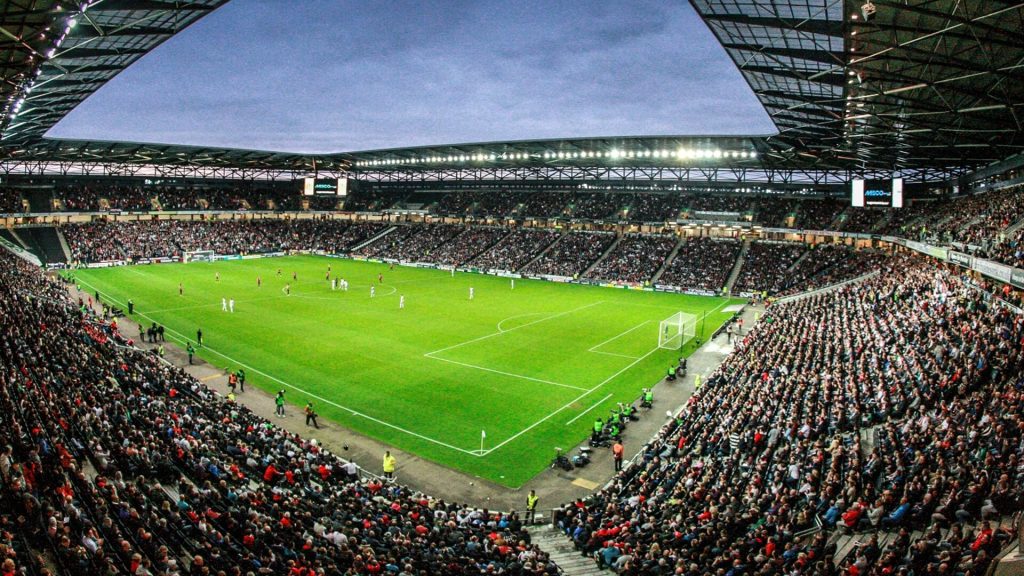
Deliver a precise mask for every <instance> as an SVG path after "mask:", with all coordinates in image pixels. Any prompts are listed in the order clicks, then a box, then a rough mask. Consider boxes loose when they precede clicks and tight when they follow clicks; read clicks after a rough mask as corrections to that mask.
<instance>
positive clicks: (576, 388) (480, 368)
mask: <svg viewBox="0 0 1024 576" xmlns="http://www.w3.org/2000/svg"><path fill="white" fill-rule="evenodd" d="M424 356H426V357H427V358H430V359H431V360H440V361H442V362H448V363H450V364H457V365H459V366H465V367H466V368H475V369H477V370H483V371H485V372H493V373H494V374H501V375H502V376H509V377H511V378H521V379H523V380H529V381H530V382H539V383H541V384H550V385H551V386H560V387H562V388H572V389H573V390H586V388H583V387H580V386H573V385H572V384H562V383H561V382H552V381H551V380H544V379H541V378H534V377H532V376H524V375H522V374H513V373H511V372H503V371H501V370H495V369H493V368H487V367H486V366H477V365H476V364H467V363H465V362H459V361H457V360H449V359H447V358H441V357H439V356H433V355H431V354H424Z"/></svg>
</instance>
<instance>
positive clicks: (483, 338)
mask: <svg viewBox="0 0 1024 576" xmlns="http://www.w3.org/2000/svg"><path fill="white" fill-rule="evenodd" d="M604 302H605V301H604V300H599V301H597V302H591V303H590V304H587V305H585V306H580V307H579V308H573V309H572V310H568V311H566V312H560V313H558V314H553V315H551V316H545V317H544V318H541V319H540V320H534V321H533V322H527V323H526V324H521V325H519V326H516V327H515V328H509V329H508V330H505V331H504V332H494V333H491V334H484V335H483V336H480V337H478V338H473V339H472V340H466V341H465V342H459V343H458V344H453V345H451V346H448V347H445V348H441V349H439V350H434V351H432V352H427V353H426V354H424V356H427V357H430V356H432V355H434V354H440V353H441V352H445V351H448V350H454V349H455V348H461V347H462V346H465V345H467V344H472V343H474V342H479V341H481V340H487V339H488V338H494V337H495V336H501V335H502V334H506V333H508V332H512V331H513V330H519V329H520V328H526V327H527V326H533V325H534V324H539V323H541V322H547V321H548V320H554V319H555V318H560V317H562V316H566V315H568V314H572V313H573V312H579V311H580V310H585V309H587V308H592V307H594V306H597V305H598V304H604Z"/></svg>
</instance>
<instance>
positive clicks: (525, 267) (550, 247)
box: [516, 232, 566, 272]
mask: <svg viewBox="0 0 1024 576" xmlns="http://www.w3.org/2000/svg"><path fill="white" fill-rule="evenodd" d="M565 235H566V232H562V234H561V235H560V236H559V237H558V238H556V239H555V241H554V242H552V243H551V244H548V247H547V248H545V249H543V250H541V251H540V252H539V253H538V254H537V255H536V256H534V257H533V258H532V259H531V260H530V261H529V262H527V263H526V264H523V265H522V266H520V267H519V270H516V272H520V271H523V270H526V269H527V268H529V267H530V266H531V265H533V263H534V262H536V261H537V260H540V259H541V258H543V257H544V255H545V254H547V253H548V252H550V251H551V249H552V248H554V247H555V246H556V245H557V244H558V243H559V242H561V241H562V238H565Z"/></svg>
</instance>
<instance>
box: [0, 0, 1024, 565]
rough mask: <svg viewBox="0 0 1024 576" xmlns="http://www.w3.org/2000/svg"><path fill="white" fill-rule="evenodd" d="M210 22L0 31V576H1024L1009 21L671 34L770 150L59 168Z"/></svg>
mask: <svg viewBox="0 0 1024 576" xmlns="http://www.w3.org/2000/svg"><path fill="white" fill-rule="evenodd" d="M232 4H235V5H236V6H237V5H238V2H235V3H229V2H228V1H227V0H174V1H171V0H10V1H7V2H3V3H0V32H2V34H0V54H2V56H3V61H4V64H3V67H2V71H0V76H2V80H3V82H2V83H0V218H2V219H3V227H0V325H2V327H3V330H2V333H0V422H2V426H0V480H2V488H0V499H2V504H0V528H2V530H0V535H2V538H0V573H2V574H3V575H4V576H15V575H26V576H44V575H50V574H70V575H80V574H81V575H118V574H131V575H139V576H143V575H151V576H176V575H181V576H185V575H189V576H196V575H205V574H211V575H213V574H225V575H233V574H238V575H248V574H253V575H257V574H289V575H292V576H313V575H320V574H323V575H334V574H339V575H341V574H346V575H349V574H350V575H364V574H367V575H370V574H382V573H388V574H396V575H402V576H412V575H420V574H423V575H432V574H507V575H513V576H515V575H527V574H530V575H542V574H547V575H558V574H565V575H567V576H573V575H590V574H601V573H612V572H614V573H616V574H622V575H647V574H651V575H669V574H677V575H686V576H697V575H704V574H708V575H725V576H741V575H754V574H764V575H767V574H786V575H824V576H830V575H834V576H839V575H844V576H845V575H851V576H861V575H869V574H870V575H895V574H905V575H913V576H920V575H938V574H949V575H965V576H966V575H973V576H981V575H1010V574H1024V517H1022V512H1021V511H1022V508H1024V127H1022V119H1021V117H1022V115H1024V4H1020V3H1014V2H1004V1H997V0H976V1H971V2H953V1H950V0H931V1H927V2H926V1H923V0H910V1H908V2H890V1H883V0H877V1H876V2H872V1H871V0H865V1H863V2H862V1H861V0H849V1H845V2H839V1H834V0H785V1H778V2H768V1H767V0H750V1H743V2H741V1H738V0H690V2H689V3H688V4H685V3H684V4H682V5H681V6H677V7H675V8H677V9H680V10H684V11H685V14H686V15H687V17H688V18H690V21H692V23H695V24H696V25H698V28H699V30H700V33H701V34H704V35H705V36H706V37H707V38H708V41H709V42H710V43H711V44H713V46H711V48H713V50H714V51H715V53H717V54H720V55H721V56H722V62H724V64H714V66H717V67H718V69H716V70H711V71H710V72H708V74H716V75H722V76H727V75H728V74H736V78H737V79H739V81H741V82H742V88H743V90H744V92H743V95H745V96H749V97H750V98H751V99H752V100H751V101H752V102H755V103H756V106H757V108H758V110H759V113H762V114H764V115H766V118H767V119H768V121H769V122H770V125H771V129H770V132H769V133H765V134H751V135H736V134H725V135H704V134H701V135H671V132H667V133H665V134H661V135H649V136H642V135H622V136H607V135H601V134H603V132H600V131H598V132H594V133H582V134H579V133H576V129H573V128H571V127H570V128H562V127H556V128H555V129H557V130H570V131H573V132H574V134H573V135H572V136H571V137H569V136H567V137H561V138H560V137H558V136H555V137H551V133H550V131H549V130H550V129H551V127H549V126H544V127H538V122H533V123H530V122H526V123H524V124H523V125H524V126H533V128H532V129H533V130H535V132H533V133H531V134H528V135H527V137H525V138H507V139H491V140H484V139H476V140H473V139H468V140H466V142H469V143H461V144H460V143H445V138H447V137H448V136H447V134H449V132H444V131H441V130H440V128H439V131H438V132H432V131H428V132H426V133H422V134H419V133H418V134H416V135H415V137H413V136H409V133H408V132H401V131H399V132H397V134H398V138H399V140H398V141H399V142H400V143H399V144H398V145H396V146H392V145H387V146H366V147H365V148H353V149H351V150H345V151H341V152H323V153H306V152H293V151H274V150H272V149H269V150H268V149H260V148H259V147H257V146H255V145H254V146H252V147H245V146H235V147H232V146H219V147H218V146H207V145H196V144H181V143H172V142H165V143H153V142H143V141H136V140H132V139H127V138H121V137H120V136H119V134H122V132H118V131H116V130H115V129H114V128H113V127H111V129H110V130H111V131H110V134H99V135H97V136H96V138H95V139H84V138H71V137H64V136H55V135H54V134H56V133H59V132H60V131H59V129H58V130H56V132H55V127H57V125H58V123H60V122H62V121H64V120H65V119H68V118H72V117H73V116H74V115H76V114H82V113H83V110H84V109H85V108H87V107H88V106H90V105H91V104H90V103H95V102H98V101H101V100H100V96H101V95H100V94H98V91H100V90H101V88H103V87H104V86H106V85H108V84H110V85H113V83H115V82H118V81H122V82H123V83H129V84H130V83H132V82H135V83H136V84H138V83H139V81H137V80H131V78H138V77H130V74H131V73H132V71H133V70H136V71H137V70H140V69H142V68H143V67H144V66H147V65H153V64H152V62H154V61H156V60H157V59H159V58H160V57H161V54H164V55H166V50H169V49H170V48H171V45H172V44H174V43H175V42H177V41H179V40H182V41H185V40H187V39H188V37H189V35H192V36H193V38H200V40H197V43H199V44H202V45H203V46H204V50H209V52H210V54H208V55H204V58H207V57H209V58H210V59H216V58H217V57H219V56H220V57H225V58H227V56H230V57H231V58H242V57H243V56H244V55H241V56H240V55H234V54H233V55H223V54H221V55H218V54H217V53H216V45H215V44H214V43H211V42H209V41H208V40H207V38H211V37H219V36H221V35H225V36H227V35H230V34H229V33H238V31H232V30H230V28H231V23H230V22H227V23H226V22H225V18H226V16H225V14H228V15H231V14H234V15H237V14H238V13H237V12H232V13H228V12H225V11H226V10H229V9H231V5H232ZM318 4H320V3H310V4H309V5H308V6H306V5H304V8H301V9H300V8H299V7H298V6H292V7H291V9H292V10H294V11H301V10H304V9H310V10H320V9H327V7H326V6H321V5H318ZM322 4H325V5H326V4H329V3H322ZM528 4H529V3H528V2H527V3H524V4H523V5H524V6H525V5H528ZM556 4H558V3H552V7H551V11H552V14H554V13H556V12H557V13H559V14H561V12H559V10H561V8H559V7H557V6H555V5H556ZM254 5H255V4H254V3H250V4H248V5H245V6H244V9H245V10H249V9H250V8H253V6H254ZM267 6H270V7H275V3H268V4H265V5H264V6H263V8H266V7H267ZM276 8H277V9H280V6H276ZM335 8H336V7H335ZM406 8H409V7H406ZM512 8H515V6H512ZM237 9H238V10H242V8H237ZM345 9H346V10H348V9H353V13H355V9H354V8H353V6H352V5H346V6H345ZM387 9H394V10H395V11H396V12H398V11H400V10H399V9H398V8H387ZM409 9H410V10H411V8H409ZM635 11H637V12H639V11H641V9H640V8H636V9H635ZM439 12H444V10H442V9H439ZM399 16H402V17H406V16H408V17H410V18H412V16H411V15H409V14H404V15H399ZM563 16H564V15H563ZM280 17H281V18H284V16H280ZM218 18H219V19H218ZM353 18H355V19H356V20H358V16H353ZM542 19H543V18H542ZM551 19H552V20H554V19H556V18H555V17H554V16H552V18H551ZM401 20H402V18H398V17H396V19H395V21H394V22H391V21H389V22H388V23H387V25H388V26H392V27H394V28H395V29H396V30H399V31H400V32H401V33H402V34H407V35H409V36H413V35H414V34H413V33H412V32H411V31H410V28H409V27H408V26H403V23H402V22H401ZM496 20H498V22H497V24H496V29H497V28H501V27H503V26H505V25H506V24H507V25H508V26H510V27H512V28H513V32H516V31H517V30H518V29H516V28H515V27H514V26H513V24H511V23H506V22H502V21H500V20H501V19H500V18H496ZM211 22H214V23H216V25H215V26H213V27H212V28H210V27H208V28H205V29H202V30H200V28H201V27H202V25H204V23H211ZM329 24H330V25H333V23H329ZM677 24H678V22H677V21H676V20H672V21H671V22H668V21H667V20H666V21H665V22H661V21H658V22H652V23H650V25H651V28H652V29H656V30H659V31H664V33H665V34H666V35H667V38H669V39H670V40H673V39H674V40H673V42H675V43H677V44H680V45H682V46H683V47H685V48H687V49H690V48H691V45H690V44H687V42H693V43H694V44H693V46H696V44H695V43H696V42H697V40H692V39H691V38H689V37H687V38H684V36H687V35H689V34H691V31H692V30H691V29H689V28H687V29H686V32H685V33H684V32H683V30H682V29H678V30H677V29H674V28H673V26H675V25H677ZM457 25H458V24H457V23H454V22H453V23H452V26H457ZM240 26H241V24H240ZM627 27H628V26H627ZM306 32H307V33H309V34H313V33H314V31H312V30H307V31H306ZM435 32H436V34H434V33H435ZM244 33H245V32H241V33H239V34H244ZM290 33H291V32H290ZM202 34H207V35H210V36H202ZM431 35H436V36H438V37H439V38H441V40H439V42H442V48H446V47H450V48H451V50H452V52H453V54H455V52H456V51H457V50H458V49H459V48H460V46H459V43H460V42H462V41H461V40H458V39H453V38H454V36H447V35H445V34H444V33H443V31H441V30H435V31H433V32H432V33H431ZM480 36H487V33H486V32H485V31H484V30H483V29H481V32H480ZM606 36H608V38H605V39H610V38H611V36H612V34H610V33H609V34H607V35H606ZM627 36H628V35H627ZM285 37H286V38H287V34H285ZM598 37H599V38H600V37H601V35H600V34H598ZM360 38H361V40H362V41H366V38H365V37H360ZM631 38H633V37H632V36H631ZM635 38H641V40H635V41H636V42H638V43H639V46H640V47H641V48H646V49H649V50H650V51H655V50H656V49H657V48H658V47H659V46H660V44H658V46H655V45H654V43H650V45H646V46H645V44H644V41H643V40H642V36H641V35H636V36H635ZM570 40H572V39H569V38H562V39H559V40H558V41H557V42H564V43H565V46H566V47H567V48H566V51H569V50H570V48H572V49H573V50H575V49H576V48H577V47H578V45H577V44H571V43H570ZM250 41H251V39H250ZM266 41H267V42H273V39H271V38H268V39H266ZM609 41H610V40H609ZM165 42H166V43H167V44H168V46H165V47H162V45H163V44H164V43H165ZM444 42H447V43H448V44H444ZM352 44H357V42H355V41H353V42H352ZM558 45H561V44H558ZM332 49H333V47H326V48H323V50H325V52H324V54H326V55H327V56H330V57H331V58H334V57H337V54H338V53H335V52H331V50H332ZM339 49H340V48H339ZM701 50H703V48H699V47H693V48H692V51H693V52H696V53H699V54H697V56H695V57H697V58H701V57H703V56H701V54H702V53H701ZM580 51H581V52H586V50H580ZM507 53H508V54H509V56H508V57H509V59H510V60H511V59H514V58H515V57H516V56H514V55H513V51H512V50H509V51H508V52H507ZM327 56H324V58H327ZM284 57H285V58H287V57H288V56H287V55H285V56H284ZM389 57H391V58H393V59H394V58H395V57H394V56H393V55H389ZM144 58H145V59H146V61H140V60H143V59H144ZM338 58H339V59H343V58H341V57H338ZM452 58H453V59H455V58H457V56H455V55H453V56H452ZM232 61H233V62H236V61H241V60H232ZM539 61H540V62H541V64H540V66H539V67H538V69H540V70H543V69H544V67H545V66H550V60H549V59H548V58H547V56H545V58H543V59H540V60H539ZM709 61H710V60H709ZM275 62H277V61H275ZM716 62H717V61H716ZM188 64H189V65H194V66H195V67H197V68H200V67H203V66H207V60H200V59H197V60H194V61H192V62H188ZM433 64H436V65H438V66H443V65H444V64H445V62H444V58H441V59H438V60H437V61H436V62H434V63H433ZM490 64H491V65H493V66H494V67H496V68H499V67H500V65H501V63H500V62H491V63H490ZM280 65H281V64H273V65H272V64H266V65H264V66H257V67H253V68H249V69H248V70H247V72H248V73H250V74H251V75H253V76H254V77H255V78H257V79H258V80H260V81H261V82H265V83H266V85H267V86H270V87H269V88H266V90H265V92H266V93H267V94H264V96H265V97H267V98H272V97H274V95H275V94H276V93H277V92H287V91H288V90H290V89H293V88H294V87H287V88H285V87H280V86H277V87H275V85H274V84H273V82H274V78H279V76H278V72H279V71H278V70H275V69H273V68H274V66H280ZM395 66H397V64H395ZM369 68H373V65H372V64H365V65H361V68H360V69H361V70H362V69H369ZM725 68H728V70H726V69H725ZM219 70H220V69H218V72H217V73H222V71H219ZM552 70H553V68H552ZM374 73H376V72H374ZM554 74H555V73H554V72H552V75H554ZM165 75H166V74H165ZM309 76H311V79H310V80H309V82H310V87H311V88H310V89H309V90H306V91H305V92H306V94H303V95H302V96H301V97H308V98H315V99H321V98H323V99H324V100H325V101H326V100H327V96H325V94H324V93H323V92H321V91H319V90H318V89H313V88H314V87H317V86H319V84H318V82H319V81H320V79H319V78H315V77H314V76H316V74H314V73H310V74H309ZM125 78H129V80H125ZM353 78H356V76H353ZM358 78H363V77H362V76H358ZM531 80H532V81H535V82H536V83H538V84H542V83H543V82H542V80H547V79H545V78H539V77H538V78H532V79H531ZM175 81H176V82H178V81H179V79H175ZM231 81H237V78H235V77H234V76H232V77H231ZM659 81H660V80H659ZM706 81H707V82H708V83H709V84H708V85H709V86H717V84H714V83H713V81H712V80H706ZM481 82H482V80H481ZM593 82H594V83H595V84H597V83H600V82H599V80H597V79H595V80H594V81H593ZM665 82H667V80H665ZM350 83H353V84H355V83H357V82H350ZM638 83H639V81H638ZM641 84H642V83H641ZM184 85H185V87H184V88H183V89H182V90H183V91H184V92H185V93H186V95H189V94H190V91H196V94H195V101H196V104H195V106H196V107H197V108H200V107H203V106H204V105H208V106H209V107H214V105H212V104H209V100H208V99H207V97H206V95H205V94H204V95H202V96H200V95H199V91H201V88H200V87H198V86H197V85H196V84H188V83H187V82H184ZM644 86H646V85H644ZM162 87H163V85H162V84H161V85H160V88H157V89H162ZM385 88H386V87H385ZM428 89H429V88H424V91H426V90H428ZM449 90H450V91H451V92H456V90H454V89H449ZM581 90H582V88H581ZM623 90H625V88H623ZM709 90H711V88H709ZM400 91H401V90H399V87H398V86H396V87H395V92H400ZM481 91H482V92H486V90H481ZM94 94H95V95H96V97H95V99H92V100H90V101H89V102H86V99H87V98H94ZM670 96H672V97H673V98H676V97H678V99H679V100H684V99H693V100H698V99H699V98H691V97H692V96H693V95H691V94H688V95H682V94H679V95H670ZM684 96H685V98H684ZM391 97H392V95H390V94H372V95H371V98H380V100H381V102H383V104H381V106H380V108H381V110H380V111H378V113H379V114H380V115H381V117H385V116H395V117H399V118H400V119H401V111H400V110H395V109H392V108H389V107H388V106H387V103H389V102H391V100H390V98H391ZM454 97H455V96H453V98H454ZM658 97H664V95H659V96H658ZM296 98H298V96H296ZM503 98H505V96H503ZM254 99H255V100H258V98H256V97H254ZM624 99H628V98H624ZM652 99H653V98H652ZM317 101H319V100H317ZM570 101H571V100H570ZM710 101H711V106H712V108H710V110H712V111H713V114H714V115H715V116H720V117H722V118H726V117H729V116H730V115H733V114H734V113H735V110H734V109H733V108H731V107H730V105H729V104H727V103H726V102H727V100H726V99H725V98H724V97H722V99H721V100H720V101H719V100H715V99H711V100H710ZM240 102H241V103H239V104H237V105H238V106H246V105H247V104H246V103H245V101H240ZM204 103H206V104H204ZM136 104H139V103H138V102H137V103H136ZM92 105H93V106H95V104H92ZM150 105H151V104H148V103H142V104H141V106H142V107H143V108H145V107H146V106H150ZM126 106H127V105H126ZM338 106H340V104H338ZM595 106H596V104H595ZM595 109H596V108H595ZM125 110H128V108H125ZM673 110H674V109H673ZM114 112H115V113H119V112H118V111H117V110H114ZM172 112H174V113H180V114H182V115H184V114H185V112H186V111H185V110H172ZM463 112H464V115H465V116H467V117H469V118H471V123H477V124H493V125H495V126H490V128H492V129H494V130H501V128H502V126H501V122H502V121H501V118H505V116H502V111H501V110H498V109H496V108H493V107H492V108H489V109H487V110H486V114H493V115H494V120H493V121H489V119H488V118H486V117H485V118H484V119H483V121H480V120H478V119H477V118H476V117H475V116H473V114H471V113H470V111H463ZM438 114H441V112H438ZM537 114H541V112H537ZM122 115H124V116H129V115H130V114H128V113H127V112H123V113H122ZM235 115H236V116H244V114H235ZM595 115H596V113H595ZM427 116H429V114H428V115H427ZM130 120H131V122H139V123H141V122H142V120H140V119H136V118H131V119H130ZM375 121H376V120H375ZM408 121H409V122H414V121H415V118H412V117H410V118H409V120H408ZM353 122H355V120H353ZM437 124H438V125H440V123H437ZM577 124H578V130H582V131H584V132H586V131H589V130H594V128H592V126H593V125H592V124H588V123H584V122H577ZM354 125H355V124H354ZM365 125H366V124H359V126H365ZM570 125H571V123H570ZM598 125H599V124H598ZM607 125H608V126H616V127H618V126H621V124H617V123H614V122H610V123H608V124H607ZM382 126H383V124H382ZM58 128H59V127H58ZM216 128H217V126H216V125H215V126H213V129H216ZM622 129H623V130H632V128H622ZM597 130H600V129H597ZM482 133H485V134H499V135H500V134H504V132H500V131H499V132H482ZM403 134H404V135H403ZM300 136H301V134H300ZM335 136H337V137H338V138H342V137H343V136H344V137H347V136H345V135H343V134H338V135H333V134H331V135H329V138H328V142H331V141H332V140H330V138H333V137H335ZM531 136H533V138H532V139H531ZM310 137H312V136H310ZM402 138H406V140H404V141H403V140H402ZM424 138H425V139H426V140H423V139H424ZM452 138H455V137H452ZM481 138H483V137H481ZM250 141H255V140H250ZM345 141H346V142H347V141H350V140H345ZM376 141H377V140H366V142H376ZM424 141H426V142H432V143H428V144H423V142H424ZM453 141H454V140H453ZM328 146H330V144H328ZM328 149H330V150H334V149H337V148H332V147H329V148H328ZM247 385H248V387H247Z"/></svg>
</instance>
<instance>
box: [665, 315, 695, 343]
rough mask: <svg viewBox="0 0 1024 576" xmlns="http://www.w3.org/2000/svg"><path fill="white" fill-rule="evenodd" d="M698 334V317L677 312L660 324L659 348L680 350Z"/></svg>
mask: <svg viewBox="0 0 1024 576" xmlns="http://www.w3.org/2000/svg"><path fill="white" fill-rule="evenodd" d="M696 335H697V317H696V316H694V315H693V314H687V313H686V312H676V313H675V314H673V315H672V316H669V317H668V318H666V319H664V320H662V321H661V323H659V324H658V348H664V349H666V350H679V349H681V348H682V347H683V344H686V343H687V342H689V341H690V339H691V338H693V337H694V336H696Z"/></svg>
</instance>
